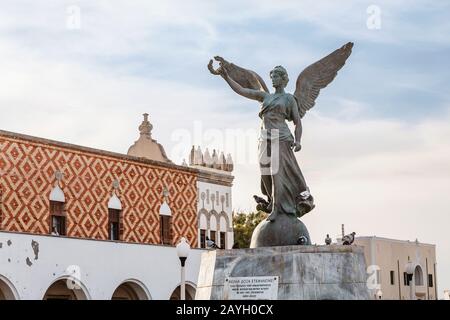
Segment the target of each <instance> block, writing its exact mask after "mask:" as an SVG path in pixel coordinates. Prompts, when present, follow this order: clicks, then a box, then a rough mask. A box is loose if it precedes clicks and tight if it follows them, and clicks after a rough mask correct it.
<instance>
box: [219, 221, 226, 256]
mask: <svg viewBox="0 0 450 320" xmlns="http://www.w3.org/2000/svg"><path fill="white" fill-rule="evenodd" d="M219 228H220V244H219V246H220V247H221V248H222V249H227V229H228V224H227V220H226V219H225V217H224V216H221V217H220V220H219Z"/></svg>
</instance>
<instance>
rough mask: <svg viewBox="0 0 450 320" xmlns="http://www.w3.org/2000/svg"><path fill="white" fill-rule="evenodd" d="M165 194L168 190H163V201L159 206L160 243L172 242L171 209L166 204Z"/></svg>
mask: <svg viewBox="0 0 450 320" xmlns="http://www.w3.org/2000/svg"><path fill="white" fill-rule="evenodd" d="M167 195H168V192H167V191H164V201H163V203H162V204H161V207H160V208H159V217H160V222H159V225H160V232H161V233H160V235H161V243H162V244H172V234H171V230H170V229H171V217H172V210H170V207H169V205H168V204H167V201H166V199H167Z"/></svg>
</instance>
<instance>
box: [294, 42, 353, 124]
mask: <svg viewBox="0 0 450 320" xmlns="http://www.w3.org/2000/svg"><path fill="white" fill-rule="evenodd" d="M352 48H353V42H349V43H347V44H345V45H343V46H342V47H341V48H339V49H337V50H336V51H334V52H332V53H330V54H329V55H328V56H326V57H325V58H322V59H321V60H319V61H317V62H315V63H313V64H312V65H310V66H309V67H307V68H306V69H305V70H303V71H302V73H300V75H299V76H298V78H297V83H296V89H295V92H294V96H295V98H296V99H297V104H298V111H299V113H300V117H301V118H303V116H304V115H305V113H306V111H308V110H309V109H311V108H312V107H314V104H315V103H316V102H315V101H316V98H317V96H318V95H319V92H320V89H323V88H325V87H326V86H327V85H328V84H330V82H331V81H333V79H334V78H335V77H336V75H337V72H338V71H339V69H341V68H342V67H343V66H344V64H345V61H346V60H347V58H348V57H349V56H350V54H351V53H352Z"/></svg>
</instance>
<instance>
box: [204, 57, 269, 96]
mask: <svg viewBox="0 0 450 320" xmlns="http://www.w3.org/2000/svg"><path fill="white" fill-rule="evenodd" d="M214 59H215V60H216V61H219V62H220V67H221V68H225V69H226V70H227V73H228V75H229V76H230V77H231V78H232V79H233V80H234V81H236V82H237V83H239V84H240V85H241V86H242V87H244V88H248V89H253V90H261V91H265V92H269V89H268V88H267V86H266V84H265V83H264V80H263V79H262V78H261V77H260V76H259V75H258V74H257V73H256V72H255V71H252V70H248V69H244V68H242V67H239V66H237V65H235V64H234V63H230V62H228V61H226V60H225V59H224V58H222V57H218V56H216V57H214ZM208 69H209V70H210V71H211V72H212V73H214V74H218V71H216V70H214V69H213V68H212V60H211V61H210V62H209V64H208Z"/></svg>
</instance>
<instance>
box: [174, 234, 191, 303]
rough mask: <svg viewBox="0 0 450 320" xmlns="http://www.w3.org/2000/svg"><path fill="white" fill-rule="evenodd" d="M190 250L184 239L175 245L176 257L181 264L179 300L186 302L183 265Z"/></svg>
mask: <svg viewBox="0 0 450 320" xmlns="http://www.w3.org/2000/svg"><path fill="white" fill-rule="evenodd" d="M190 250H191V247H190V246H189V243H188V242H187V240H186V238H185V237H182V238H181V240H180V242H179V243H178V244H177V255H178V258H180V263H181V288H180V289H181V290H180V291H181V293H180V298H181V300H186V273H185V264H186V259H187V257H188V256H189V251H190Z"/></svg>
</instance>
